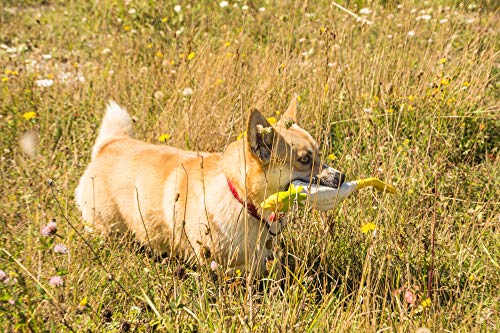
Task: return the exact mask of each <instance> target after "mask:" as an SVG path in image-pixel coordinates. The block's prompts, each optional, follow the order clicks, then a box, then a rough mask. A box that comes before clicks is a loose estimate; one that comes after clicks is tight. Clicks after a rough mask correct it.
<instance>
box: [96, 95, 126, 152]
mask: <svg viewBox="0 0 500 333" xmlns="http://www.w3.org/2000/svg"><path fill="white" fill-rule="evenodd" d="M131 123H132V120H131V118H130V115H129V114H128V113H127V111H126V110H125V109H123V108H122V107H120V106H119V105H118V104H116V102H115V101H113V100H111V101H109V103H108V105H107V107H106V114H105V115H104V118H103V119H102V123H101V127H100V128H99V135H98V136H97V140H96V142H95V144H94V148H93V149H92V159H94V158H95V157H96V156H97V154H98V153H99V150H100V149H101V148H102V146H103V145H104V144H105V143H106V141H108V140H109V139H112V138H115V137H117V136H131V135H132V124H131Z"/></svg>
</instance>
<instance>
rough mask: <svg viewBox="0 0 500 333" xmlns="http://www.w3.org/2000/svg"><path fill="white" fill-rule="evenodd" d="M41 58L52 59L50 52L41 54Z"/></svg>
mask: <svg viewBox="0 0 500 333" xmlns="http://www.w3.org/2000/svg"><path fill="white" fill-rule="evenodd" d="M42 59H43V60H50V59H52V54H42Z"/></svg>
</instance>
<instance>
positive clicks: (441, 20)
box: [439, 18, 448, 24]
mask: <svg viewBox="0 0 500 333" xmlns="http://www.w3.org/2000/svg"><path fill="white" fill-rule="evenodd" d="M446 22H448V19H447V18H444V19H440V20H439V24H445V23H446Z"/></svg>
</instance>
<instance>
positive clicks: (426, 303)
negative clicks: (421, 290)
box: [420, 297, 431, 308]
mask: <svg viewBox="0 0 500 333" xmlns="http://www.w3.org/2000/svg"><path fill="white" fill-rule="evenodd" d="M420 305H421V306H422V307H423V308H426V307H428V306H430V305H431V299H430V298H429V297H427V298H426V299H424V300H423V301H422V303H420Z"/></svg>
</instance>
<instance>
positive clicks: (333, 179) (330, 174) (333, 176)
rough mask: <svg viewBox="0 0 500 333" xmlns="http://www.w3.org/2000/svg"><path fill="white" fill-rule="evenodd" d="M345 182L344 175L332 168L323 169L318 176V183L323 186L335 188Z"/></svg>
mask: <svg viewBox="0 0 500 333" xmlns="http://www.w3.org/2000/svg"><path fill="white" fill-rule="evenodd" d="M344 181H345V174H343V173H342V172H340V171H338V170H335V169H333V168H330V167H328V168H325V169H323V171H322V172H321V174H319V183H320V185H323V186H328V187H333V188H337V187H339V186H340V185H342V184H343V183H344Z"/></svg>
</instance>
